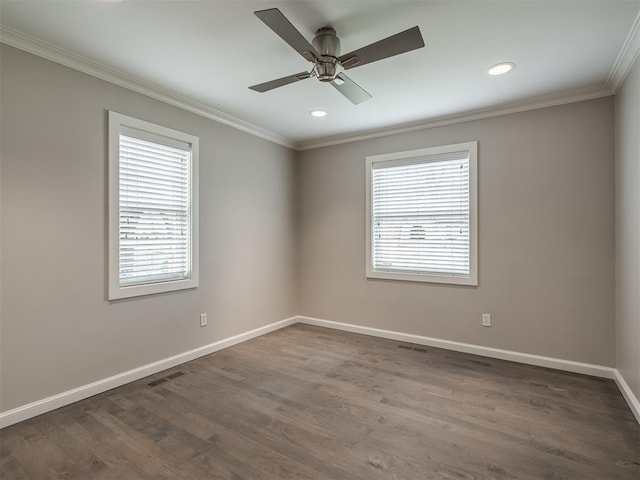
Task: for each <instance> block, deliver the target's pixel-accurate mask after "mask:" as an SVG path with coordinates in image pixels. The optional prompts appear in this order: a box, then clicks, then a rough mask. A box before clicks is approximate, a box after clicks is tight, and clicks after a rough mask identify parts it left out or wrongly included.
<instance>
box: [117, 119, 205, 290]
mask: <svg viewBox="0 0 640 480" xmlns="http://www.w3.org/2000/svg"><path fill="white" fill-rule="evenodd" d="M197 185H198V138H197V137H194V136H192V135H188V134H186V133H182V132H178V131H176V130H171V129H169V128H165V127H161V126H158V125H154V124H152V123H148V122H145V121H142V120H138V119H135V118H131V117H127V116H125V115H121V114H119V113H115V112H109V300H114V299H118V298H127V297H135V296H139V295H149V294H152V293H160V292H169V291H173V290H182V289H185V288H195V287H197V286H198V203H197V199H198V194H197Z"/></svg>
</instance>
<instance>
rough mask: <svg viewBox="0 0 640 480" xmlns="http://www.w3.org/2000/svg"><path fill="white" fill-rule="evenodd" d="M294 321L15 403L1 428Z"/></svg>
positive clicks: (1, 416)
mask: <svg viewBox="0 0 640 480" xmlns="http://www.w3.org/2000/svg"><path fill="white" fill-rule="evenodd" d="M296 321H297V320H296V317H291V318H287V319H285V320H281V321H279V322H275V323H271V324H269V325H265V326H264V327H260V328H256V329H254V330H250V331H248V332H245V333H241V334H239V335H235V336H233V337H229V338H225V339H224V340H219V341H217V342H213V343H210V344H209V345H205V346H203V347H199V348H195V349H193V350H189V351H187V352H184V353H180V354H178V355H174V356H172V357H169V358H164V359H162V360H158V361H157V362H153V363H149V364H148V365H143V366H141V367H138V368H134V369H133V370H129V371H126V372H122V373H119V374H117V375H113V376H112V377H109V378H104V379H102V380H98V381H96V382H93V383H89V384H87V385H83V386H81V387H78V388H74V389H72V390H67V391H66V392H62V393H58V394H56V395H52V396H50V397H47V398H43V399H42V400H37V401H35V402H32V403H28V404H26V405H22V406H20V407H16V408H14V409H12V410H7V411H6V412H2V413H0V428H4V427H8V426H9V425H13V424H14V423H18V422H21V421H23V420H27V419H29V418H32V417H35V416H37V415H41V414H43V413H46V412H50V411H51V410H55V409H56V408H60V407H64V406H65V405H69V404H71V403H74V402H77V401H79V400H83V399H85V398H89V397H92V396H93V395H97V394H99V393H102V392H106V391H107V390H111V389H112V388H116V387H120V386H122V385H125V384H127V383H130V382H133V381H135V380H139V379H140V378H144V377H147V376H149V375H153V374H154V373H158V372H161V371H163V370H166V369H168V368H172V367H175V366H176V365H180V364H182V363H185V362H189V361H191V360H195V359H196V358H199V357H202V356H204V355H209V354H210V353H214V352H217V351H218V350H222V349H224V348H227V347H231V346H233V345H237V344H238V343H242V342H245V341H247V340H251V339H252V338H255V337H259V336H261V335H264V334H266V333H269V332H273V331H274V330H278V329H280V328H284V327H287V326H289V325H292V324H294V323H296Z"/></svg>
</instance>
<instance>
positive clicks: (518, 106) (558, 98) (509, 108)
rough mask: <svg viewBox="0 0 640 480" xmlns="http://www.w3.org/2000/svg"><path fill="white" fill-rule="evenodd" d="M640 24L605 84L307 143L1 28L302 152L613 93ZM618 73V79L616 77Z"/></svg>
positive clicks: (51, 55) (39, 51)
mask: <svg viewBox="0 0 640 480" xmlns="http://www.w3.org/2000/svg"><path fill="white" fill-rule="evenodd" d="M638 24H639V20H638V18H636V22H635V24H634V28H632V30H631V32H630V34H629V37H628V38H627V42H626V43H625V46H624V47H623V49H622V51H621V52H620V54H619V55H618V60H616V62H615V64H614V69H612V73H611V74H610V75H609V80H608V81H607V84H606V85H600V86H592V87H587V88H581V89H578V90H570V91H566V92H560V93H554V94H551V95H545V96H541V97H535V98H531V99H528V100H525V101H519V102H515V103H509V104H504V105H500V106H498V107H491V108H486V109H480V110H474V111H470V112H463V113H460V114H455V115H447V116H443V117H437V118H431V119H428V120H421V121H418V122H413V123H408V124H402V125H396V126H393V127H389V128H380V129H370V130H365V131H359V132H356V133H350V134H346V135H336V136H330V137H324V138H320V139H315V140H309V141H303V142H296V141H294V140H292V139H290V138H287V137H284V136H282V135H279V134H277V133H275V132H272V131H270V130H267V129H265V128H262V127H259V126H257V125H254V124H252V123H250V122H246V121H244V120H241V119H239V118H236V117H234V116H232V115H229V114H226V113H224V112H222V111H220V110H216V109H215V108H213V107H210V106H208V105H205V104H202V103H200V102H196V101H194V100H192V99H190V98H187V97H184V96H182V95H179V94H177V93H175V92H172V91H170V90H167V89H164V88H162V87H159V86H157V85H154V84H152V83H150V82H147V81H144V80H141V79H139V78H137V77H134V76H132V75H128V74H126V73H124V72H121V71H119V70H117V69H114V68H111V67H108V66H106V65H104V64H101V63H99V62H96V61H94V60H91V59H89V58H86V57H83V56H81V55H77V54H75V53H72V52H70V51H68V50H65V49H62V48H59V47H56V46H55V45H52V44H50V43H47V42H44V41H42V40H39V39H36V38H34V37H31V36H29V35H25V34H24V33H21V32H18V31H16V30H13V29H11V28H8V27H5V26H2V25H0V43H4V44H6V45H9V46H11V47H15V48H18V49H20V50H24V51H26V52H28V53H32V54H34V55H37V56H39V57H42V58H45V59H47V60H50V61H53V62H56V63H59V64H61V65H64V66H66V67H69V68H73V69H75V70H78V71H80V72H83V73H86V74H88V75H91V76H94V77H96V78H100V79H101V80H105V81H107V82H110V83H113V84H115V85H119V86H121V87H124V88H127V89H129V90H132V91H134V92H137V93H141V94H143V95H145V96H147V97H150V98H154V99H156V100H160V101H161V102H164V103H167V104H169V105H173V106H175V107H178V108H181V109H183V110H186V111H188V112H191V113H194V114H196V115H199V116H202V117H205V118H208V119H210V120H213V121H215V122H219V123H222V124H224V125H228V126H230V127H233V128H236V129H238V130H241V131H243V132H246V133H249V134H251V135H254V136H256V137H259V138H262V139H264V140H268V141H270V142H273V143H276V144H279V145H282V146H285V147H287V148H291V149H293V150H297V151H303V150H312V149H314V148H321V147H328V146H332V145H340V144H344V143H351V142H356V141H360V140H368V139H371V138H378V137H385V136H389V135H397V134H402V133H407V132H413V131H417V130H425V129H428V128H435V127H441V126H445V125H454V124H457V123H464V122H470V121H473V120H481V119H484V118H491V117H497V116H500V115H509V114H512V113H519V112H525V111H528V110H535V109H538V108H546V107H552V106H556V105H564V104H567V103H573V102H580V101H585V100H592V99H595V98H600V97H606V96H610V95H613V94H614V93H615V91H614V90H613V89H612V86H614V85H617V84H616V82H618V81H619V83H622V80H623V79H624V78H623V77H622V76H620V73H617V72H622V70H623V68H624V66H626V67H627V68H626V71H625V75H626V72H628V71H629V69H630V67H631V65H632V62H631V63H629V62H628V59H627V57H628V56H629V55H630V52H632V51H633V46H634V45H636V44H640V33H638V30H639V27H638ZM634 32H635V33H634ZM635 48H636V52H635V54H636V55H637V53H638V52H637V49H638V47H635ZM623 53H624V54H623ZM634 58H635V57H634ZM627 63H629V65H627ZM614 71H615V72H616V75H615V79H616V80H615V81H614V79H613V73H614ZM619 77H620V78H619ZM618 78H619V80H618ZM618 86H619V85H618Z"/></svg>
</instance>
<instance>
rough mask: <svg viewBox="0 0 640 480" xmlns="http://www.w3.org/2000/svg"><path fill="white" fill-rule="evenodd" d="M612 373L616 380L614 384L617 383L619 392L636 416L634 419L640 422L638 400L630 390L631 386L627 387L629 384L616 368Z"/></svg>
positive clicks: (639, 403)
mask: <svg viewBox="0 0 640 480" xmlns="http://www.w3.org/2000/svg"><path fill="white" fill-rule="evenodd" d="M613 374H614V376H613V379H614V380H615V381H616V385H618V388H619V389H620V393H622V396H623V397H624V399H625V400H626V401H627V405H629V408H630V409H631V412H632V413H633V416H634V417H636V420H637V421H638V423H640V401H638V398H637V397H636V396H635V395H634V394H633V392H632V391H631V387H629V384H628V383H627V382H626V381H625V379H624V377H623V376H622V374H621V373H620V370H618V369H617V368H616V369H615V370H614V371H613Z"/></svg>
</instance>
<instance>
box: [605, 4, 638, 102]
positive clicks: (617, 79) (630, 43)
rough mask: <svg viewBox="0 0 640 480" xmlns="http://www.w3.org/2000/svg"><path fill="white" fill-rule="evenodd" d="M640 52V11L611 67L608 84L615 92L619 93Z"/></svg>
mask: <svg viewBox="0 0 640 480" xmlns="http://www.w3.org/2000/svg"><path fill="white" fill-rule="evenodd" d="M639 54H640V11H639V12H638V15H636V19H635V21H634V22H633V25H632V26H631V30H629V34H628V35H627V39H626V40H625V42H624V44H623V45H622V48H621V49H620V53H619V54H618V58H616V61H615V62H614V63H613V67H611V72H610V73H609V77H608V78H607V83H606V86H607V87H609V88H610V89H611V90H612V91H613V92H614V93H617V92H618V90H619V89H620V87H621V86H622V82H624V79H625V78H626V77H627V74H628V73H629V71H630V70H631V67H633V64H634V63H635V61H636V59H637V58H638V55H639Z"/></svg>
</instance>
